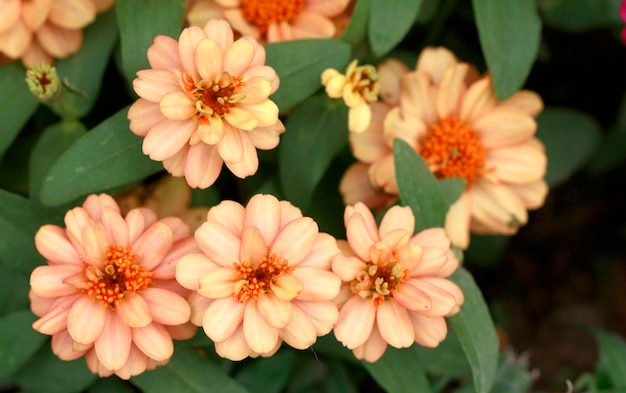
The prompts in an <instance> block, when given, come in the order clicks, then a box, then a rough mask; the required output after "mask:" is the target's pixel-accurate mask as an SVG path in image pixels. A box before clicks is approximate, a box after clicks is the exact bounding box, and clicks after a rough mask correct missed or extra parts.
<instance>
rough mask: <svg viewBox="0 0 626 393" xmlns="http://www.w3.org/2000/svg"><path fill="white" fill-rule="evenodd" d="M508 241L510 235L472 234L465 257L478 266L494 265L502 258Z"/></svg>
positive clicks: (509, 240)
mask: <svg viewBox="0 0 626 393" xmlns="http://www.w3.org/2000/svg"><path fill="white" fill-rule="evenodd" d="M510 242H511V236H503V235H475V234H472V235H471V238H470V245H469V248H468V249H467V250H465V258H466V259H467V260H471V261H472V262H473V263H475V264H476V265H478V266H483V267H487V266H495V265H497V264H498V263H500V261H501V260H502V256H503V255H504V252H505V251H506V248H507V246H508V245H509V243H510Z"/></svg>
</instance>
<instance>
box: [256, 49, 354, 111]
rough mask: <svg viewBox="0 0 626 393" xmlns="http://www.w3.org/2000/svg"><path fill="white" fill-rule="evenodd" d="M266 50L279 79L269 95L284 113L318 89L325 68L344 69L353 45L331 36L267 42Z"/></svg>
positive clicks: (320, 85)
mask: <svg viewBox="0 0 626 393" xmlns="http://www.w3.org/2000/svg"><path fill="white" fill-rule="evenodd" d="M265 51H266V53H267V60H266V64H267V65H269V66H271V67H273V68H274V70H276V73H277V74H278V77H279V78H280V87H279V88H278V90H277V91H276V93H274V94H273V95H272V96H271V97H270V98H271V100H272V101H274V102H275V103H276V105H278V107H279V108H280V110H281V111H282V112H284V111H285V110H287V109H289V108H291V107H292V106H294V105H296V104H297V103H299V102H301V101H303V100H304V99H305V98H307V97H309V96H311V95H312V94H313V93H315V92H316V91H317V90H319V89H320V88H321V87H322V82H321V75H322V72H324V70H325V69H327V68H335V69H338V70H341V71H343V69H344V68H345V66H346V65H347V64H348V60H349V57H350V45H348V44H346V43H345V42H342V41H338V40H330V39H329V40H322V39H311V40H297V41H286V42H278V43H274V44H267V45H265Z"/></svg>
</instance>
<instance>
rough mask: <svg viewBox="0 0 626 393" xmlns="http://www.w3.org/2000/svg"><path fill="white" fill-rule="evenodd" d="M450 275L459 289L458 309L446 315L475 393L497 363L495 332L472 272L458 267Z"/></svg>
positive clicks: (484, 388) (482, 392)
mask: <svg viewBox="0 0 626 393" xmlns="http://www.w3.org/2000/svg"><path fill="white" fill-rule="evenodd" d="M450 279H451V280H452V281H453V282H455V283H456V284H457V285H458V286H459V287H460V288H461V290H462V291H463V295H464V296H465V303H464V304H463V305H462V306H461V311H460V312H459V313H458V314H455V315H453V316H451V317H449V318H448V322H450V326H452V329H454V332H455V333H456V336H457V337H458V339H459V341H460V342H461V346H462V347H463V350H464V351H465V356H466V357H467V360H468V361H469V364H470V367H471V368H472V375H473V376H474V387H475V388H476V392H478V393H487V392H489V390H490V389H491V385H492V384H493V380H494V377H495V375H496V369H497V367H498V335H497V334H496V329H495V327H494V324H493V320H492V319H491V315H490V314H489V309H488V308H487V304H486V303H485V299H484V298H483V296H482V294H481V292H480V289H479V288H478V286H477V285H476V282H475V281H474V278H473V277H472V275H471V274H470V273H469V272H468V271H467V270H465V269H464V268H460V269H458V270H457V271H456V272H455V273H454V274H453V275H452V276H451V277H450Z"/></svg>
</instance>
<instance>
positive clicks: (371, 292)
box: [350, 250, 409, 306]
mask: <svg viewBox="0 0 626 393" xmlns="http://www.w3.org/2000/svg"><path fill="white" fill-rule="evenodd" d="M397 262H398V258H397V251H396V250H393V251H391V257H390V258H389V260H387V261H378V263H376V262H373V261H370V262H369V264H368V266H367V270H365V271H362V272H360V273H359V274H358V275H357V277H356V278H355V279H354V280H353V281H352V282H351V283H350V289H351V290H352V292H353V293H355V294H357V295H359V296H361V297H362V298H364V299H365V298H367V297H371V298H372V303H374V305H375V306H379V305H380V304H382V302H383V301H384V300H385V298H386V297H387V296H390V295H391V291H394V290H396V289H397V288H398V285H400V283H401V282H403V281H405V280H406V279H407V278H408V277H409V270H408V269H405V270H402V268H401V267H400V265H398V263H397Z"/></svg>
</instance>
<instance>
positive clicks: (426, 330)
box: [332, 203, 464, 362]
mask: <svg viewBox="0 0 626 393" xmlns="http://www.w3.org/2000/svg"><path fill="white" fill-rule="evenodd" d="M344 221H345V225H346V235H347V238H348V240H347V241H342V240H340V241H338V245H339V249H340V250H341V254H339V255H337V256H335V257H334V258H333V265H332V269H333V271H334V272H335V273H337V274H338V275H339V277H340V278H341V280H342V281H343V282H344V283H345V285H344V286H343V287H342V291H341V293H340V295H339V296H337V302H338V303H339V306H340V310H339V320H338V322H337V325H335V329H334V332H335V337H337V340H339V341H340V342H341V343H342V344H343V345H345V346H346V347H348V348H349V349H351V350H352V351H353V352H354V355H355V356H356V357H357V358H358V359H365V360H367V361H368V362H375V361H376V360H378V359H379V358H380V357H381V356H382V355H383V353H384V352H385V350H386V349H387V344H389V345H391V346H393V347H396V348H406V347H409V346H411V345H412V344H413V343H414V342H416V343H418V344H420V345H423V346H426V347H436V346H437V345H438V344H439V343H440V342H441V341H443V339H444V338H445V337H446V334H447V327H446V321H445V320H444V317H446V316H450V315H453V314H455V313H457V312H458V311H459V309H460V306H461V305H462V304H463V301H464V297H463V292H461V289H460V288H459V287H458V286H457V285H456V284H454V283H453V282H452V281H450V280H448V279H446V278H447V277H448V276H450V275H451V274H452V273H453V272H454V271H455V270H456V269H457V267H458V265H459V262H458V260H457V259H456V257H455V256H454V254H453V252H452V250H450V240H449V239H448V238H447V237H446V235H445V232H444V230H443V228H431V229H426V230H424V231H422V232H420V233H418V234H417V235H413V232H414V229H415V218H414V216H413V212H412V211H411V209H410V208H409V207H400V206H394V207H392V208H391V209H389V211H388V212H387V213H386V214H385V216H384V217H383V219H382V221H381V223H380V228H378V227H377V226H376V222H375V221H374V216H373V215H372V213H371V212H370V211H369V209H368V208H367V207H366V206H365V205H364V204H362V203H357V204H356V205H354V206H347V207H346V211H345V214H344Z"/></svg>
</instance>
